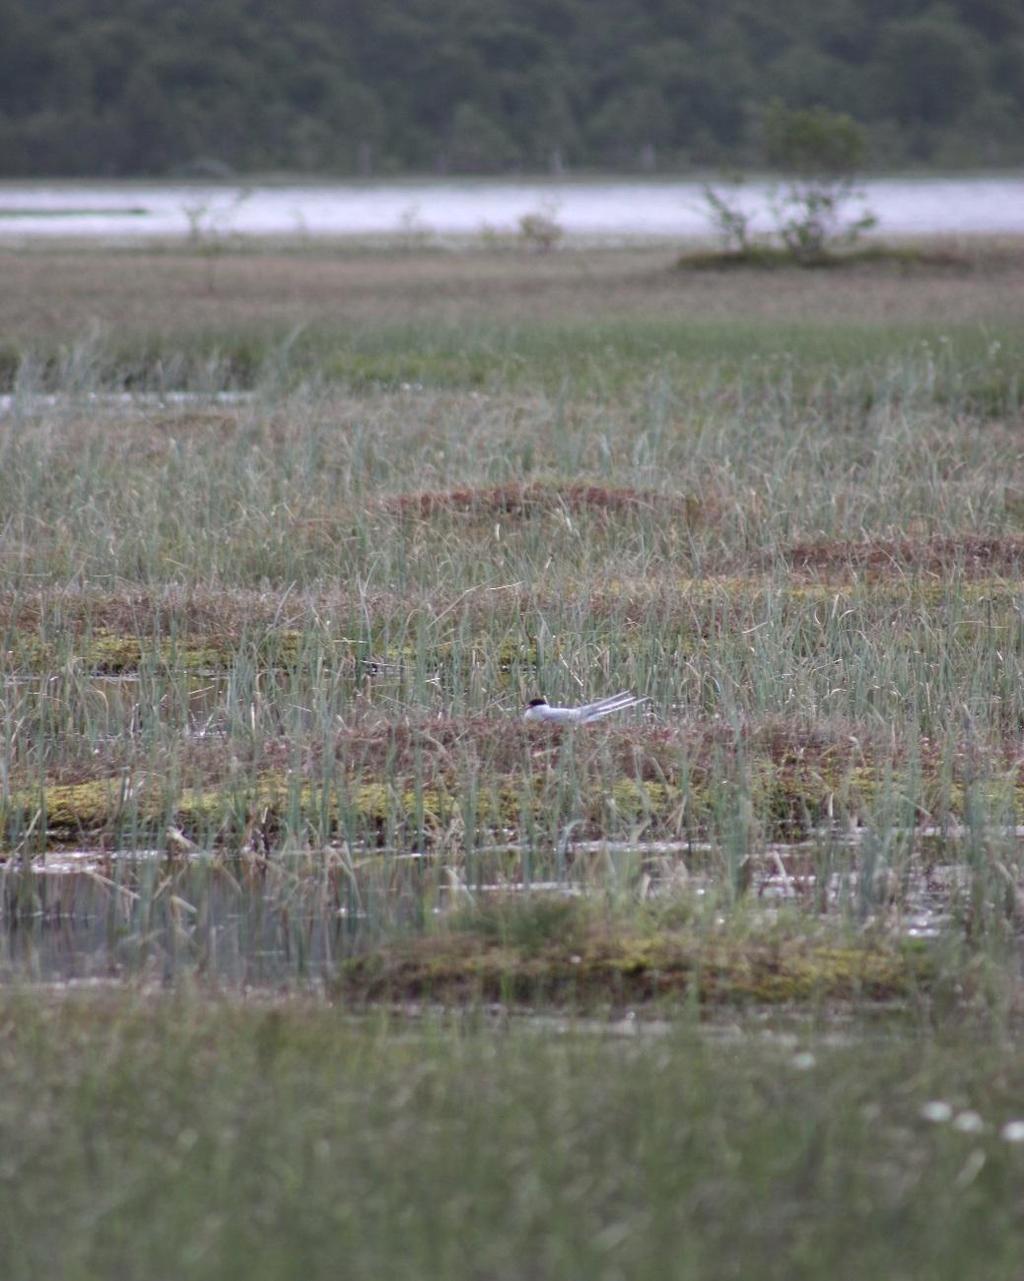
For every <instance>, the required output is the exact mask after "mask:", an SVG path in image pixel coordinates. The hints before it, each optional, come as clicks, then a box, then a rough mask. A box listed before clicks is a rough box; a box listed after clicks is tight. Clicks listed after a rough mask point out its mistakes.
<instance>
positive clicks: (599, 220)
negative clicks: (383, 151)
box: [0, 176, 1024, 243]
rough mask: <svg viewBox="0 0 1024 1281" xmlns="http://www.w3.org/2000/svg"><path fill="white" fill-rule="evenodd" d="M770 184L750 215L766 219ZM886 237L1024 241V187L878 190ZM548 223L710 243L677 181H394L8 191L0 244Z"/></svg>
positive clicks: (755, 187) (990, 182)
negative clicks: (544, 216)
mask: <svg viewBox="0 0 1024 1281" xmlns="http://www.w3.org/2000/svg"><path fill="white" fill-rule="evenodd" d="M770 195H771V193H770V189H769V187H768V186H767V185H766V184H765V183H763V182H762V183H758V182H751V183H749V184H748V185H747V186H746V187H744V188H743V191H742V195H741V197H739V198H738V202H739V204H740V205H741V206H742V207H744V208H745V209H747V210H748V211H759V212H758V213H757V214H756V216H754V218H753V222H752V226H753V228H754V230H764V229H766V228H767V226H768V222H769V219H768V218H767V217H766V215H765V212H764V211H765V210H766V209H767V206H768V204H769V201H770ZM865 197H866V203H867V206H868V207H869V208H870V209H871V210H872V212H874V213H875V214H876V215H877V217H878V229H877V233H876V234H883V235H890V236H893V235H898V236H907V235H997V234H1024V177H1021V178H1017V177H1007V176H1000V177H987V178H986V177H971V178H918V179H899V178H884V179H883V178H879V179H873V180H871V181H869V182H867V183H866V184H865ZM530 213H548V214H550V215H551V216H553V217H555V218H556V219H557V220H558V222H559V224H560V225H561V226H562V227H563V228H564V230H565V232H566V233H567V234H568V235H569V236H572V237H577V238H585V239H592V240H594V239H596V240H624V239H625V240H628V239H633V238H641V239H642V238H662V237H669V236H671V237H679V236H685V237H701V236H707V235H708V234H709V232H710V230H711V224H710V222H709V219H708V216H707V207H706V204H705V202H704V200H703V197H702V189H701V184H700V183H698V182H692V181H691V182H682V181H669V180H647V181H639V180H587V181H584V180H580V181H553V180H552V181H542V180H531V181H522V182H517V181H511V180H504V181H496V180H495V181H484V180H472V181H470V180H467V181H462V182H459V181H455V180H449V181H435V182H430V181H390V182H378V183H375V182H352V183H332V184H328V183H319V184H316V183H310V184H291V185H280V186H255V187H250V188H246V187H232V186H225V185H218V186H203V185H198V184H185V183H87V182H63V183H59V182H54V183H38V182H37V183H4V184H0V237H3V238H7V239H10V238H22V239H23V238H27V237H30V238H35V237H55V236H56V237H59V236H69V235H72V236H93V237H112V238H116V239H118V240H124V239H129V240H134V239H146V238H149V237H162V238H167V237H171V238H176V237H188V236H189V234H190V233H193V234H196V235H198V236H199V237H202V238H204V239H205V241H206V242H207V243H208V242H210V241H211V240H213V239H214V238H216V237H218V236H221V237H223V236H227V235H238V236H300V237H301V236H310V237H315V236H360V237H365V236H386V237H404V238H407V239H430V238H434V237H440V238H444V237H452V236H454V237H466V236H470V237H477V236H486V235H487V234H490V233H494V234H499V235H506V234H510V233H514V232H515V231H516V230H517V228H518V222H519V219H520V218H521V217H522V216H523V215H524V214H530Z"/></svg>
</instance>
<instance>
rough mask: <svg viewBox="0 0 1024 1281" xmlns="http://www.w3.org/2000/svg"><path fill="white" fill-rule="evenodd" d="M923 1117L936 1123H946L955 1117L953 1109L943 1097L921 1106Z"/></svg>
mask: <svg viewBox="0 0 1024 1281" xmlns="http://www.w3.org/2000/svg"><path fill="white" fill-rule="evenodd" d="M921 1117H922V1118H923V1119H924V1120H925V1121H934V1122H936V1124H944V1123H945V1122H946V1121H951V1120H952V1119H953V1109H952V1108H951V1107H950V1106H949V1104H948V1103H945V1102H943V1100H942V1099H932V1100H931V1102H930V1103H925V1104H924V1105H923V1106H922V1108H921Z"/></svg>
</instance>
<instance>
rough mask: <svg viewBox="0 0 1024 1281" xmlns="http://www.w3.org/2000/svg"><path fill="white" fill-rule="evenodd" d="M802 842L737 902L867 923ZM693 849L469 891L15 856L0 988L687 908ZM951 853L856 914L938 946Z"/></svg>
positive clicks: (267, 870)
mask: <svg viewBox="0 0 1024 1281" xmlns="http://www.w3.org/2000/svg"><path fill="white" fill-rule="evenodd" d="M509 848H512V847H504V846H502V847H497V846H496V847H494V848H493V849H492V850H482V851H480V852H479V854H480V859H479V862H480V865H481V868H483V866H484V865H485V864H487V863H488V862H489V860H488V859H487V855H488V854H494V855H499V856H500V855H503V854H506V853H507V852H508V849H509ZM516 848H518V847H516ZM813 848H814V847H813V844H812V843H811V842H799V843H795V844H793V845H784V844H778V845H772V846H770V847H769V848H768V849H766V850H764V851H762V852H760V853H758V854H757V855H756V856H754V857H753V858H752V859H751V874H750V876H749V879H748V885H747V894H746V900H745V901H746V902H747V904H748V905H749V911H750V912H751V913H753V915H754V916H761V917H764V918H765V919H766V920H774V919H775V918H776V916H777V914H778V912H779V911H780V910H781V909H782V908H783V907H784V906H788V907H789V909H790V910H792V909H794V908H795V909H796V910H798V911H807V913H808V916H809V919H819V920H820V919H821V917H822V915H842V914H844V913H846V914H849V913H851V912H852V913H853V914H854V915H855V916H856V915H857V914H858V913H859V914H860V915H859V916H858V919H865V918H864V910H865V909H864V905H863V893H864V892H865V886H864V885H863V884H862V883H861V881H860V879H859V874H858V871H857V866H856V859H855V857H854V856H853V855H852V854H851V852H850V851H849V850H848V849H847V851H846V855H845V857H846V859H847V860H848V864H847V865H846V866H844V867H843V868H842V870H840V871H835V870H825V871H824V872H823V873H822V874H821V875H820V876H819V875H818V874H816V872H815V870H814V860H813V855H812V849H813ZM817 849H818V852H819V853H821V852H822V851H823V850H824V847H823V846H818V847H817ZM588 852H589V853H595V852H600V853H601V854H602V855H603V856H604V858H605V859H606V860H607V861H608V863H609V865H612V864H615V863H620V864H621V869H620V870H621V871H622V872H623V876H622V877H619V876H617V875H612V880H611V881H609V882H608V883H605V882H601V883H600V884H599V883H596V882H595V881H594V879H593V866H592V864H588V861H587V860H586V854H587V853H588ZM706 853H707V851H706V850H705V849H704V848H701V849H699V850H695V848H694V846H693V845H690V844H685V843H678V844H676V843H669V842H658V843H657V844H654V845H650V846H644V845H641V846H636V845H633V844H627V843H621V844H616V843H608V844H605V845H600V846H598V845H596V844H595V845H594V847H593V849H591V846H590V845H589V844H588V845H587V848H586V849H585V850H584V849H583V848H582V847H581V848H580V849H578V850H576V851H575V854H576V856H577V859H578V860H579V866H578V871H579V875H577V876H574V877H573V878H571V879H568V880H564V881H558V882H556V881H543V880H533V881H530V882H529V883H526V882H523V881H519V880H516V879H509V878H507V877H501V876H499V875H495V874H494V873H493V871H489V872H488V873H487V874H485V875H482V876H480V877H479V878H477V879H475V880H470V881H469V882H468V883H467V881H466V880H464V879H462V878H461V877H460V876H459V875H458V874H456V873H455V872H454V871H451V872H447V873H446V872H445V870H444V869H439V868H438V867H437V866H436V861H435V860H434V859H433V857H432V856H431V855H429V854H403V853H399V852H397V851H389V850H375V851H372V852H371V851H362V852H361V853H360V852H356V853H355V854H354V856H353V854H352V852H349V853H348V856H347V858H345V857H340V856H339V855H340V852H339V851H335V852H334V853H333V854H332V853H331V851H325V852H324V857H323V858H322V859H320V860H318V859H317V858H315V857H314V858H310V857H309V856H305V855H297V856H291V857H290V856H288V855H286V854H283V855H280V856H277V857H275V858H273V859H271V860H264V859H261V858H258V857H256V856H254V855H251V854H244V853H243V854H238V855H231V856H228V855H222V854H215V853H211V852H210V851H207V850H195V851H192V852H190V853H180V854H176V855H175V856H174V857H173V858H169V857H168V855H167V852H166V851H165V850H162V849H151V850H130V851H129V850H125V851H97V850H64V851H58V852H54V853H50V854H47V855H45V856H41V857H37V858H35V859H32V860H30V861H27V862H22V861H21V860H20V859H19V858H17V857H11V858H10V859H9V861H8V862H7V863H6V864H5V865H2V866H0V908H2V917H0V982H3V981H5V980H6V981H10V980H13V979H18V980H31V981H43V982H55V981H57V982H62V981H81V980H97V979H109V978H122V977H128V976H142V977H147V978H152V979H155V980H158V981H162V980H170V979H172V978H174V977H175V976H177V975H179V974H181V973H195V974H198V975H200V976H202V977H203V978H204V979H208V980H211V981H213V982H215V983H221V984H227V985H231V986H239V985H240V986H268V985H269V986H274V985H278V984H293V983H295V982H317V981H321V980H323V979H326V978H328V977H329V976H330V975H331V974H332V973H333V972H334V970H335V968H336V966H337V964H338V962H339V960H341V959H343V958H345V957H348V956H351V955H353V954H354V953H355V952H356V951H358V950H360V949H362V948H365V947H366V946H368V945H372V944H373V943H374V942H375V941H376V940H379V939H381V938H382V937H386V936H389V935H393V934H394V933H395V931H399V932H402V933H405V932H408V931H409V930H412V931H414V932H418V931H419V930H420V929H422V928H423V925H424V922H425V920H426V919H427V918H428V917H430V916H436V915H438V914H442V915H443V914H444V913H445V912H447V911H448V910H449V909H451V908H452V907H455V906H459V905H461V904H463V903H468V902H472V901H476V902H479V901H480V900H481V898H492V897H494V896H505V895H513V896H515V897H517V898H518V897H521V896H523V895H525V894H546V895H550V894H568V895H586V894H591V893H596V894H599V895H606V894H607V892H608V889H609V887H610V885H611V884H612V882H615V883H616V884H618V883H619V881H620V880H621V882H622V883H621V884H619V889H620V891H621V890H622V889H623V888H624V887H625V882H626V880H627V879H629V880H630V883H631V886H632V889H631V892H634V893H636V894H638V895H639V896H640V897H645V898H648V899H651V900H654V899H657V898H659V897H660V896H665V895H672V896H674V897H675V898H679V897H685V896H692V899H693V901H694V905H695V906H696V905H698V904H700V903H701V902H702V901H705V900H706V899H707V896H708V895H709V894H713V893H714V891H715V890H716V889H720V888H721V885H720V874H718V873H716V872H715V871H714V870H713V869H712V867H711V866H710V865H708V861H707V858H706ZM956 854H957V849H956V845H955V843H950V844H945V843H939V842H938V838H936V843H935V844H934V846H933V847H932V848H929V847H928V846H927V845H926V846H924V847H923V848H922V853H921V856H920V857H918V858H916V859H914V860H912V861H911V863H910V864H909V865H908V867H907V869H906V870H905V871H904V873H903V875H902V881H901V886H900V892H899V895H898V899H899V901H898V904H897V903H896V902H895V901H887V899H886V895H885V893H879V892H878V887H877V886H874V887H868V891H867V892H868V894H869V897H870V898H871V900H872V905H871V907H870V909H869V914H870V915H871V916H872V917H875V916H877V917H878V918H880V919H884V921H885V923H886V925H887V927H888V928H889V929H891V930H892V931H893V932H894V933H895V934H897V935H902V936H903V937H906V938H915V939H935V938H938V937H939V936H940V935H941V934H942V933H943V931H944V930H945V929H946V928H947V927H948V926H949V925H950V924H951V922H952V920H953V918H954V914H955V912H956V909H957V907H958V905H960V904H962V903H963V902H964V901H965V899H966V897H967V896H968V895H969V891H970V873H969V869H968V868H967V866H966V864H964V863H962V862H956V861H953V859H954V858H955V856H956ZM694 855H696V859H694ZM688 856H689V857H688ZM943 858H944V859H945V861H942V859H943ZM501 861H502V860H501V859H500V858H498V859H496V860H495V867H497V866H498V864H499V863H500V862H501ZM688 862H689V863H691V864H692V866H693V868H694V870H692V871H691V870H688V868H687V863H688ZM832 866H834V865H832ZM439 873H440V874H439ZM708 901H710V900H708ZM716 910H717V909H716Z"/></svg>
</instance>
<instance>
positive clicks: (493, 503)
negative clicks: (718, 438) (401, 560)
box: [383, 483, 703, 519]
mask: <svg viewBox="0 0 1024 1281" xmlns="http://www.w3.org/2000/svg"><path fill="white" fill-rule="evenodd" d="M383 506H384V508H385V510H387V511H390V512H395V513H397V514H399V515H403V516H408V515H412V516H420V517H422V518H424V519H426V518H429V517H432V516H438V515H455V514H460V513H468V514H470V515H473V516H488V517H489V516H529V515H531V514H532V513H534V512H543V511H551V510H553V509H554V510H566V511H571V512H583V511H594V512H634V511H666V510H668V511H677V512H678V513H679V514H680V515H682V516H684V517H686V518H688V519H690V518H692V517H695V516H697V515H698V514H699V513H700V512H701V510H702V507H703V504H702V502H701V500H700V499H698V498H696V497H692V496H684V497H679V496H674V495H668V494H659V493H657V492H656V491H654V490H644V489H632V488H628V487H618V488H615V487H611V486H608V485H578V484H577V485H545V484H539V483H533V484H529V485H522V484H512V485H493V486H490V487H489V488H467V489H449V490H443V491H434V492H427V493H418V494H396V495H395V496H393V497H391V498H387V499H385V500H384V503H383Z"/></svg>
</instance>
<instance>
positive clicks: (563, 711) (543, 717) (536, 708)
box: [523, 690, 649, 725]
mask: <svg viewBox="0 0 1024 1281" xmlns="http://www.w3.org/2000/svg"><path fill="white" fill-rule="evenodd" d="M648 701H649V700H648V699H646V698H637V697H636V695H635V694H631V693H630V692H629V690H623V692H622V693H621V694H612V695H611V697H610V698H599V699H598V700H597V702H596V703H583V704H582V706H580V707H552V706H551V704H550V703H549V702H548V700H547V699H546V698H531V699H530V702H529V705H528V707H527V708H526V711H525V712H523V720H525V721H553V722H554V723H556V724H558V725H589V724H590V722H591V721H599V720H601V719H602V717H605V716H611V714H612V712H624V711H625V710H626V708H627V707H636V706H637V705H638V704H639V703H646V702H648Z"/></svg>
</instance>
